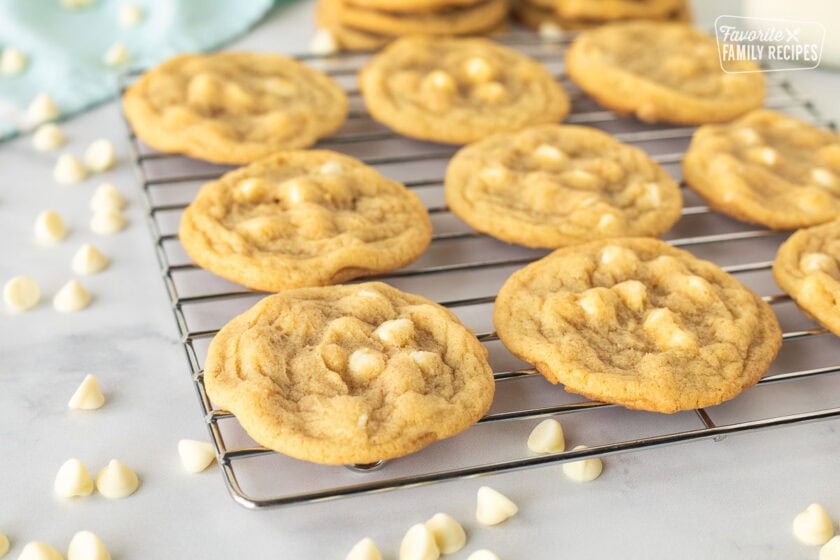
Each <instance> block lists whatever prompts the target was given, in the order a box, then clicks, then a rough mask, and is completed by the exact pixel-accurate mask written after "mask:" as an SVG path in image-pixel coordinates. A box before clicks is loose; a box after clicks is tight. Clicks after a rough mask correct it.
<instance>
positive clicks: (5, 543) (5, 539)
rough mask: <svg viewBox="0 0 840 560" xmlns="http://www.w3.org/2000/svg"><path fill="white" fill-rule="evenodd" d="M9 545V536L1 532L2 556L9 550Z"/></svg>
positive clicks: (0, 550) (0, 556)
mask: <svg viewBox="0 0 840 560" xmlns="http://www.w3.org/2000/svg"><path fill="white" fill-rule="evenodd" d="M9 547H10V543H9V537H7V536H6V535H4V534H3V533H0V558H2V557H3V556H5V555H6V553H7V552H9Z"/></svg>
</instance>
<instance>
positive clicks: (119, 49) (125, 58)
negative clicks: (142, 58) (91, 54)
mask: <svg viewBox="0 0 840 560" xmlns="http://www.w3.org/2000/svg"><path fill="white" fill-rule="evenodd" d="M130 60H131V53H130V52H128V49H127V48H126V46H125V44H124V43H121V42H116V43H114V44H113V45H111V46H110V47H108V50H107V51H105V54H104V55H102V62H104V63H105V64H106V65H107V66H111V67H112V68H113V67H116V66H125V65H126V64H128V63H129V61H130Z"/></svg>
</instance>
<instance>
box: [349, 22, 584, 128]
mask: <svg viewBox="0 0 840 560" xmlns="http://www.w3.org/2000/svg"><path fill="white" fill-rule="evenodd" d="M359 85H360V87H361V90H362V93H363V95H364V99H365V104H366V105H367V108H368V111H369V112H370V114H371V116H372V117H373V118H374V119H376V120H378V121H380V122H382V123H383V124H385V125H387V126H389V127H391V128H392V129H394V130H396V131H397V132H399V133H400V134H403V135H405V136H411V137H414V138H421V139H424V140H434V141H437V142H445V143H449V144H465V143H468V142H473V141H475V140H479V139H481V138H485V137H487V136H489V135H491V134H493V133H496V132H506V131H514V130H519V129H522V128H524V127H526V126H529V125H532V124H541V123H550V122H558V121H560V120H562V119H563V117H565V116H566V114H567V113H568V111H569V99H568V97H567V96H566V93H565V91H563V88H562V87H561V86H560V85H559V84H558V83H557V82H556V81H555V80H554V78H553V77H552V76H551V74H550V73H549V72H548V70H546V68H545V67H544V66H543V65H541V64H540V63H538V62H536V61H534V60H531V59H529V58H527V57H525V56H523V55H521V54H519V53H517V52H515V51H513V50H511V49H509V48H507V47H503V46H501V45H498V44H496V43H493V42H491V41H488V40H485V39H440V38H431V37H405V38H402V39H400V40H398V41H395V42H394V43H392V44H391V45H389V46H388V47H387V48H385V49H384V50H383V51H382V52H381V53H379V54H378V55H376V56H375V57H374V58H373V59H372V60H371V61H370V62H369V63H368V64H367V66H365V67H364V68H363V69H362V71H361V72H360V74H359Z"/></svg>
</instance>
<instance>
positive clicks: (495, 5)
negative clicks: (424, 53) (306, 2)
mask: <svg viewBox="0 0 840 560" xmlns="http://www.w3.org/2000/svg"><path fill="white" fill-rule="evenodd" d="M335 9H336V13H335V17H336V19H337V20H338V22H339V23H341V24H342V25H345V26H348V27H352V28H354V29H361V30H363V31H367V32H369V33H380V34H386V35H411V34H426V35H472V34H481V33H484V32H486V31H488V30H490V29H493V28H495V27H498V26H499V24H500V23H501V22H502V21H503V20H504V19H505V18H506V17H507V12H508V0H482V1H481V2H479V3H477V4H473V5H468V6H456V7H452V8H447V9H444V10H438V11H434V12H420V13H400V12H389V11H383V10H371V9H365V8H360V7H358V6H355V5H352V4H348V3H346V2H344V1H339V2H336V8H335Z"/></svg>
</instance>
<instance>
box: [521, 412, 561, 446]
mask: <svg viewBox="0 0 840 560" xmlns="http://www.w3.org/2000/svg"><path fill="white" fill-rule="evenodd" d="M528 449H530V450H531V451H533V452H534V453H557V452H559V451H563V450H564V449H566V439H565V438H564V437H563V426H561V425H560V422H558V421H557V420H555V419H553V418H548V419H547V420H543V421H542V422H540V423H539V424H537V425H536V427H535V428H534V429H533V430H531V435H529V436H528Z"/></svg>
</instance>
